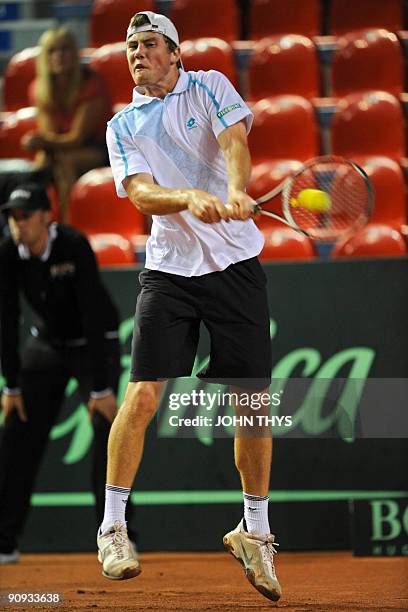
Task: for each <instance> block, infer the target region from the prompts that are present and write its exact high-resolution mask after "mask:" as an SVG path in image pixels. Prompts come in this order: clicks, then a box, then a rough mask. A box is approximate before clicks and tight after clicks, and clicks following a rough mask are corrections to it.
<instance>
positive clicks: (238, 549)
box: [224, 519, 282, 601]
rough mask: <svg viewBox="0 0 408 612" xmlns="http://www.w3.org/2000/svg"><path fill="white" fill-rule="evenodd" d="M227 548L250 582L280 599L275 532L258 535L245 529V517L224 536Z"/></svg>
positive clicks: (270, 595)
mask: <svg viewBox="0 0 408 612" xmlns="http://www.w3.org/2000/svg"><path fill="white" fill-rule="evenodd" d="M224 546H225V548H226V549H227V550H228V551H229V552H230V553H231V554H232V555H233V556H234V557H235V558H236V559H237V560H238V561H239V562H240V563H241V565H242V566H243V568H244V571H245V574H246V577H247V578H248V580H249V582H250V583H251V584H252V585H253V586H254V587H255V588H256V589H257V590H258V591H259V592H260V593H262V595H264V596H265V597H267V598H268V599H271V600H272V601H278V599H279V598H280V597H281V595H282V589H281V587H280V584H279V582H278V579H277V577H276V573H275V567H274V564H273V555H274V554H276V553H277V550H276V549H275V548H274V547H275V546H279V545H278V544H276V542H275V536H274V535H273V534H271V533H270V534H268V535H258V534H255V533H247V532H246V531H245V530H244V519H242V521H241V522H240V523H239V525H238V527H236V529H234V530H233V531H230V532H229V533H227V534H226V535H225V536H224Z"/></svg>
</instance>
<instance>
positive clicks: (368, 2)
mask: <svg viewBox="0 0 408 612" xmlns="http://www.w3.org/2000/svg"><path fill="white" fill-rule="evenodd" d="M403 4H404V2H403V0H354V1H352V0H331V7H330V18H329V33H330V34H336V35H339V34H345V33H346V32H350V31H351V30H361V29H362V28H385V29H387V30H390V32H396V31H397V30H402V29H403V24H404V10H403Z"/></svg>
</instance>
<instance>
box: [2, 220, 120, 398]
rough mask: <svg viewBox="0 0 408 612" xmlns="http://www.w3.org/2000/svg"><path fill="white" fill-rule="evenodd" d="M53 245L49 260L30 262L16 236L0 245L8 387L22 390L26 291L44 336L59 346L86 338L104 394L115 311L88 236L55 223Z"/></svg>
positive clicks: (98, 386) (97, 382)
mask: <svg viewBox="0 0 408 612" xmlns="http://www.w3.org/2000/svg"><path fill="white" fill-rule="evenodd" d="M49 246H50V251H49V255H48V257H44V256H43V258H38V257H28V258H27V257H26V256H25V253H24V251H26V250H25V249H24V248H23V247H21V246H20V247H17V246H16V245H15V243H14V242H13V240H12V239H11V238H6V239H5V240H3V241H2V243H1V244H0V358H1V367H2V372H3V375H4V377H5V379H6V385H7V387H10V388H14V387H19V386H20V358H19V326H20V292H22V293H23V294H24V296H25V298H26V300H27V302H28V304H29V305H30V306H31V308H32V310H33V311H34V315H35V326H36V328H37V329H38V332H39V335H40V336H41V337H43V338H45V339H46V340H48V341H49V342H50V343H51V344H55V345H56V346H59V345H64V344H75V341H79V342H78V344H80V343H81V342H80V341H81V340H82V341H83V340H84V339H85V340H86V343H87V345H88V348H89V351H90V354H91V358H92V363H93V366H94V385H93V390H94V391H100V390H102V389H104V388H106V387H107V386H108V384H107V373H106V367H105V362H104V350H103V345H104V338H105V336H106V334H107V332H115V331H117V328H118V313H117V310H116V307H115V305H114V304H113V302H112V299H111V298H110V296H109V294H108V292H107V290H106V289H105V287H104V286H103V284H102V282H101V279H100V276H99V271H98V267H97V263H96V259H95V255H94V253H93V251H92V249H91V246H90V244H89V242H88V240H87V239H86V238H85V236H83V235H82V234H81V233H80V232H78V231H77V230H76V229H74V228H72V227H68V226H64V225H57V224H53V225H52V226H51V227H50V243H49ZM108 336H109V334H108ZM73 341H74V342H73Z"/></svg>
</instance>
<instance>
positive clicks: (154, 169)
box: [106, 70, 264, 276]
mask: <svg viewBox="0 0 408 612" xmlns="http://www.w3.org/2000/svg"><path fill="white" fill-rule="evenodd" d="M252 118H253V116H252V113H251V111H250V110H249V108H248V107H247V106H246V104H245V102H244V101H243V99H242V98H241V97H240V96H239V94H238V93H237V91H236V90H235V89H234V87H233V86H232V85H231V83H230V82H229V81H228V79H227V78H226V77H225V76H224V75H223V74H221V73H220V72H217V71H215V70H210V71H208V72H204V71H199V72H192V71H189V72H184V71H183V70H180V77H179V79H178V81H177V84H176V86H175V88H174V90H173V91H172V92H171V93H170V94H168V95H167V96H166V97H165V98H163V99H161V98H152V97H149V96H145V95H142V94H140V93H139V92H138V91H137V88H135V89H134V90H133V101H132V103H131V104H129V105H128V106H126V107H125V108H124V109H123V110H122V111H120V112H119V113H117V114H116V115H115V116H114V117H113V118H112V119H111V121H109V122H108V128H107V136H106V138H107V144H108V150H109V158H110V163H111V167H112V172H113V177H114V180H115V185H116V191H117V194H118V196H119V197H127V194H126V191H125V189H124V187H123V184H122V183H123V180H124V179H125V178H126V177H127V176H130V175H133V174H138V173H141V172H143V173H147V174H150V175H151V176H152V177H153V179H154V182H155V183H157V184H158V185H161V186H162V187H169V188H172V189H180V188H181V189H182V188H196V189H202V190H203V191H208V192H209V193H211V194H214V195H216V196H218V197H219V198H220V200H221V201H222V202H224V204H225V203H226V202H227V186H228V183H227V173H226V165H225V160H224V155H223V153H222V150H221V149H220V147H219V144H218V141H217V136H218V135H219V134H220V133H221V132H222V131H223V130H224V129H225V128H227V127H228V126H231V125H233V124H235V123H237V122H238V121H241V120H245V123H246V127H247V131H249V130H250V128H251V124H252ZM119 205H120V204H119ZM263 244H264V239H263V235H262V233H261V232H260V231H259V230H258V228H257V227H256V225H255V224H254V222H253V221H252V220H251V219H249V220H247V221H229V222H225V221H219V222H218V223H212V224H206V223H203V222H202V221H200V220H199V219H197V218H196V217H195V216H194V215H193V214H191V213H190V212H189V211H188V210H184V211H182V212H179V213H173V214H169V215H153V224H152V229H151V235H150V237H149V239H148V241H147V245H146V268H148V269H151V270H160V271H162V272H170V273H173V274H180V275H181V276H201V275H203V274H208V273H209V272H215V271H220V270H224V269H225V268H227V267H228V266H229V265H230V264H233V263H237V262H238V261H242V260H244V259H249V258H250V257H254V256H255V255H258V254H259V253H260V251H261V250H262V247H263Z"/></svg>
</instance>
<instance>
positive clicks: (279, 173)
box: [248, 160, 302, 229]
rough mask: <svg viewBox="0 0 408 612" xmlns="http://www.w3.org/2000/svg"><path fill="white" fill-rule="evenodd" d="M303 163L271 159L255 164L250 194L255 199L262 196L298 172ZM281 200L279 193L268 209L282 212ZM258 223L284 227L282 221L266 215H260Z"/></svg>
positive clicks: (264, 226) (249, 189)
mask: <svg viewBox="0 0 408 612" xmlns="http://www.w3.org/2000/svg"><path fill="white" fill-rule="evenodd" d="M301 165H302V164H301V162H299V161H293V160H280V161H279V160H278V161H269V162H263V163H260V164H257V165H255V166H254V168H253V171H252V175H251V180H250V182H249V185H248V193H249V195H250V196H251V197H252V198H254V199H255V200H256V199H257V198H260V197H261V196H263V195H265V194H266V193H268V192H269V191H271V190H272V189H274V188H275V187H276V186H277V185H279V184H280V183H282V181H284V180H285V178H287V177H288V176H289V175H290V174H292V173H293V172H296V170H298V169H299V168H300V166H301ZM281 202H282V200H281V194H279V195H278V196H276V197H275V198H273V200H271V202H270V203H269V204H268V210H271V211H272V212H275V213H278V214H282V203H281ZM256 224H257V226H258V227H259V228H261V229H263V228H266V227H271V226H276V225H278V226H279V227H282V225H281V223H280V221H277V220H275V219H273V218H272V217H267V216H266V215H259V217H258V218H257V220H256Z"/></svg>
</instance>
